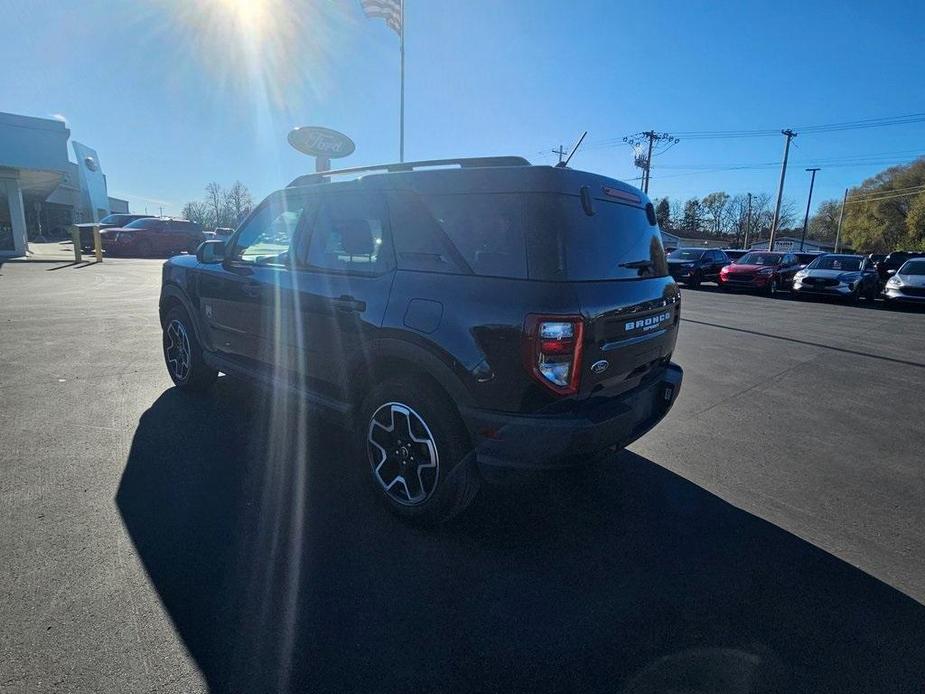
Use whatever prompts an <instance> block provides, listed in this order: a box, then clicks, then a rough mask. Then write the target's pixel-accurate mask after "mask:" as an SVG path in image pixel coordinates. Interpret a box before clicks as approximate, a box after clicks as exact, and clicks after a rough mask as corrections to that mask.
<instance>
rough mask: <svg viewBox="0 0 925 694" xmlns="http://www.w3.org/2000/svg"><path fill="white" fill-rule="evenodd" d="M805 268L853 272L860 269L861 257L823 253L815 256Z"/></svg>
mask: <svg viewBox="0 0 925 694" xmlns="http://www.w3.org/2000/svg"><path fill="white" fill-rule="evenodd" d="M807 269H808V270H841V271H843V272H853V271H857V270H860V269H861V258H859V257H858V256H855V255H824V256H822V257H821V258H816V259H815V260H814V261H813V262H812V263H810V264H809V267H808V268H807Z"/></svg>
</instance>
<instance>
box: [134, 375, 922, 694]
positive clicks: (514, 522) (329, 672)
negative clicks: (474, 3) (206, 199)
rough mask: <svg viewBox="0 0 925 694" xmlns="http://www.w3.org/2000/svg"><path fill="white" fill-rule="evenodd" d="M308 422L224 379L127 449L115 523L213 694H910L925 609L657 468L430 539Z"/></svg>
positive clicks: (490, 515) (612, 469)
mask: <svg viewBox="0 0 925 694" xmlns="http://www.w3.org/2000/svg"><path fill="white" fill-rule="evenodd" d="M303 407H304V406H303V405H301V404H299V403H293V402H291V401H290V400H288V399H284V398H275V397H272V396H271V395H270V394H267V393H263V392H261V391H257V390H254V389H251V388H249V387H248V386H245V385H243V384H240V383H236V382H235V381H232V380H231V379H227V378H222V379H220V380H219V382H218V384H217V385H216V388H215V390H214V391H213V392H212V393H211V394H209V395H206V396H200V397H194V396H190V395H188V394H186V393H183V392H181V391H179V390H176V389H171V390H168V391H166V392H164V393H163V394H162V395H161V396H160V397H159V398H158V399H157V401H156V402H155V403H154V404H153V405H152V406H151V407H150V409H148V411H147V412H145V413H144V415H143V416H142V417H141V420H140V422H139V424H138V428H137V431H136V433H135V436H134V440H133V442H132V446H131V450H130V453H129V456H128V461H127V463H126V466H125V470H124V473H123V477H122V480H121V483H120V486H119V490H118V492H117V495H116V502H117V505H118V508H119V511H120V513H121V515H122V518H123V521H124V523H125V527H126V528H127V530H128V532H129V535H130V536H131V539H132V541H133V542H134V545H135V547H136V549H137V552H138V554H139V556H140V558H141V560H142V562H143V564H144V566H145V568H146V570H147V573H148V576H149V578H150V580H151V582H152V584H153V586H154V588H155V589H156V590H157V593H158V595H159V596H160V599H161V601H162V603H163V605H164V607H165V609H166V611H167V613H168V614H169V616H170V618H171V619H172V621H173V624H174V626H175V628H176V631H177V633H178V635H179V636H180V637H181V638H182V641H183V643H184V645H185V646H186V648H187V649H188V651H189V653H190V655H191V656H192V658H193V659H194V660H195V662H196V664H197V665H198V667H199V669H200V670H201V672H202V674H203V676H204V677H205V679H206V681H207V683H208V685H209V687H210V689H211V690H212V691H221V692H224V691H229V692H257V691H261V692H263V691H285V690H295V691H302V690H309V691H319V692H321V691H324V692H327V691H336V692H371V691H376V692H380V691H400V692H411V691H505V692H511V691H530V692H537V691H582V692H617V691H624V692H668V691H682V690H683V691H686V692H701V691H702V692H788V693H790V692H823V691H826V692H828V691H831V692H835V691H837V692H841V693H844V692H872V691H883V692H902V691H916V692H919V691H921V687H922V683H923V682H925V607H923V606H922V605H920V604H919V603H917V602H915V601H913V600H911V599H910V598H908V597H906V596H905V595H903V594H901V593H900V592H898V591H896V590H894V589H893V588H891V587H889V586H887V585H886V584H884V583H882V582H880V581H878V580H876V579H874V578H872V577H870V576H869V575H867V574H865V573H863V572H862V571H860V570H858V569H856V568H854V567H852V566H851V565H849V564H847V563H845V562H843V561H841V560H839V559H837V558H835V557H833V556H832V555H830V554H828V553H826V552H824V551H822V550H820V549H818V548H816V547H814V546H813V545H811V544H809V543H807V542H804V541H803V540H800V539H799V538H797V537H795V536H794V535H791V534H790V533H787V532H785V531H783V530H781V529H780V528H778V527H776V526H774V525H772V524H770V523H767V522H765V521H763V520H761V519H759V518H757V517H755V516H753V515H751V514H748V513H746V512H744V511H742V510H740V509H737V508H735V507H733V506H731V505H730V504H728V503H726V502H724V501H722V500H721V499H719V498H718V497H716V496H714V495H712V494H710V493H708V492H706V491H704V490H703V489H701V488H700V487H697V486H696V485H694V484H692V483H690V482H688V481H686V480H685V479H683V478H681V477H679V476H677V475H675V474H673V473H671V472H669V471H667V470H665V469H664V468H661V467H659V466H658V465H656V464H654V463H652V462H651V461H649V460H646V459H645V458H642V457H640V456H637V455H634V454H632V453H629V452H625V453H622V454H620V455H618V456H616V457H615V458H614V459H613V460H612V461H611V462H610V463H609V464H608V465H606V466H605V467H603V468H601V469H599V470H596V471H595V472H593V473H591V474H588V475H586V476H583V477H578V476H575V475H572V474H558V475H555V476H550V477H548V478H546V479H544V480H543V481H542V482H538V483H533V484H531V485H530V486H527V487H517V486H515V487H506V488H496V487H492V488H487V489H483V491H482V494H481V495H480V496H479V498H478V499H477V500H476V503H475V504H474V506H473V507H472V508H471V509H470V511H469V513H467V514H466V515H464V516H463V517H462V518H460V519H458V520H457V521H456V522H454V523H452V524H450V525H449V526H446V527H444V528H442V529H439V530H430V531H428V530H423V529H419V528H413V527H409V526H407V525H405V524H403V523H402V522H400V521H398V520H397V519H396V518H394V517H393V516H392V515H391V514H389V513H388V512H387V511H386V510H385V509H384V508H383V507H382V506H381V505H380V504H378V503H376V501H375V499H373V497H372V494H371V491H370V490H369V489H368V488H367V486H366V485H367V481H366V478H365V471H364V469H363V467H364V466H363V464H362V463H357V462H355V461H356V454H355V453H351V448H350V446H349V445H348V444H347V441H346V438H347V437H346V436H345V434H344V433H343V432H342V431H340V430H337V429H335V428H332V427H330V426H328V425H326V424H323V423H318V422H315V421H313V420H312V419H311V418H310V417H307V416H305V413H304V412H303V411H302V410H303Z"/></svg>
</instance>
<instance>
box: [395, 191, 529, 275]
mask: <svg viewBox="0 0 925 694" xmlns="http://www.w3.org/2000/svg"><path fill="white" fill-rule="evenodd" d="M389 199H390V203H391V204H392V205H393V208H392V214H393V218H394V222H395V223H394V234H395V254H396V256H397V258H398V264H399V267H401V268H402V269H406V270H427V271H431V272H446V273H453V274H472V273H474V274H476V275H487V276H494V277H511V278H520V279H525V278H526V277H527V249H526V241H525V235H524V222H523V196H521V195H518V194H508V193H478V194H477V193H467V194H427V195H417V194H415V193H396V194H393V195H392V196H390V198H389Z"/></svg>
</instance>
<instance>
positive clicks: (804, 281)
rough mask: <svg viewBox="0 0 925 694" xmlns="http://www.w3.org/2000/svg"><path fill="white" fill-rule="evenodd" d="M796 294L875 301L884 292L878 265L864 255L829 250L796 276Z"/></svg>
mask: <svg viewBox="0 0 925 694" xmlns="http://www.w3.org/2000/svg"><path fill="white" fill-rule="evenodd" d="M792 291H793V294H794V296H805V295H814V296H833V297H838V298H841V299H847V300H849V301H857V300H858V299H859V298H860V297H862V296H863V297H864V298H865V299H869V300H870V301H873V300H874V299H876V298H877V295H878V294H879V293H880V279H879V277H878V275H877V270H876V268H875V267H874V266H873V265H872V264H871V262H870V261H869V260H868V259H867V258H865V257H864V256H862V255H847V254H836V253H826V254H825V255H821V256H819V257H818V258H816V259H815V260H814V261H813V262H811V263H810V264H809V265H807V266H806V267H804V268H803V269H801V270H800V271H799V272H797V273H796V275H794V276H793V290H792Z"/></svg>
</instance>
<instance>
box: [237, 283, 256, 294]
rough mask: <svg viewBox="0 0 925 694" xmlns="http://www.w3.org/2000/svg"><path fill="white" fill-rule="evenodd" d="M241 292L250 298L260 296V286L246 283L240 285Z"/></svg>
mask: <svg viewBox="0 0 925 694" xmlns="http://www.w3.org/2000/svg"><path fill="white" fill-rule="evenodd" d="M241 292H242V293H244V294H246V295H247V296H250V297H258V296H260V284H258V283H257V282H247V283H246V284H242V285H241Z"/></svg>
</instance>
